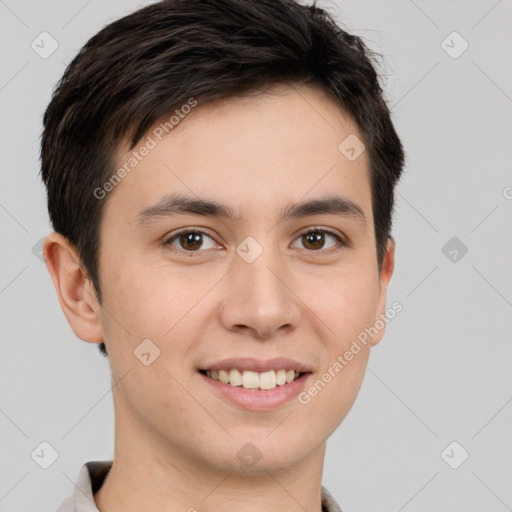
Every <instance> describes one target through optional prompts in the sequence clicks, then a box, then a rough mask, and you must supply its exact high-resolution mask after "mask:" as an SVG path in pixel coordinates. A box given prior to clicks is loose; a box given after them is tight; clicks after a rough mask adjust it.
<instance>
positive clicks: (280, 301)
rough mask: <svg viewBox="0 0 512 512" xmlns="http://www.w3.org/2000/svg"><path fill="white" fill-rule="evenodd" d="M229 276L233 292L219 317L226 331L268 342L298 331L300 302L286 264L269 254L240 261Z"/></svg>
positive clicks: (237, 260) (230, 290) (225, 302)
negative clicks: (270, 339)
mask: <svg viewBox="0 0 512 512" xmlns="http://www.w3.org/2000/svg"><path fill="white" fill-rule="evenodd" d="M233 265H234V268H233V269H232V270H231V272H229V274H228V276H227V277H228V282H227V284H226V286H227V288H228V290H229V292H228V293H227V294H226V295H225V297H224V300H223V301H222V303H221V305H220V308H219V314H220V320H221V323H222V324H223V326H224V328H225V329H227V330H229V331H236V332H239V333H240V334H244V333H249V334H250V335H252V336H253V337H256V338H261V339H268V338H274V337H276V336H281V335H283V334H287V333H289V332H291V331H293V330H295V329H296V328H297V326H298V323H299V320H300V317H301V315H300V307H299V303H300V299H299V298H298V297H297V296H296V294H295V293H294V292H293V283H292V281H293V280H292V278H291V276H290V273H289V272H287V270H286V268H284V263H280V262H278V261H277V258H273V257H272V256H271V251H270V250H267V251H264V252H263V254H261V255H260V256H259V257H258V258H257V259H256V261H253V262H252V263H247V262H246V261H244V260H243V259H241V258H239V259H236V261H235V262H234V263H233Z"/></svg>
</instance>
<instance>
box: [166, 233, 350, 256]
mask: <svg viewBox="0 0 512 512" xmlns="http://www.w3.org/2000/svg"><path fill="white" fill-rule="evenodd" d="M189 233H195V234H201V235H206V236H207V237H209V238H211V239H212V240H213V237H212V236H210V235H209V234H208V233H206V232H205V231H202V230H200V229H185V230H183V231H180V232H179V233H176V234H174V235H172V236H171V237H170V238H168V239H167V240H166V241H165V242H164V245H169V246H171V244H172V242H174V240H176V239H177V238H178V237H179V236H181V235H186V234H189ZM308 233H326V234H328V235H331V236H332V237H334V238H335V239H336V241H337V242H338V243H339V245H340V247H338V249H337V250H339V249H341V248H345V247H349V243H348V242H347V241H346V240H345V239H343V238H342V237H341V236H340V235H338V234H337V233H336V232H334V231H332V230H330V229H327V228H321V227H317V226H314V227H312V228H309V229H308V230H307V231H303V232H302V233H300V234H299V235H298V237H297V238H296V240H297V239H298V238H300V237H301V236H304V235H307V234H308ZM171 247H172V248H173V249H176V250H178V251H182V252H186V253H187V254H190V256H192V257H193V256H197V255H198V254H196V253H201V252H204V250H203V251H201V250H197V251H187V250H186V249H179V248H176V247H173V246H171ZM305 250H306V251H308V249H305ZM332 250H336V248H330V249H327V250H321V249H319V250H316V251H315V250H309V251H308V252H310V253H329V252H331V251H332Z"/></svg>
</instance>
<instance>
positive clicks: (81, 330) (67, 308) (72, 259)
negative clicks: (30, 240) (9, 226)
mask: <svg viewBox="0 0 512 512" xmlns="http://www.w3.org/2000/svg"><path fill="white" fill-rule="evenodd" d="M43 252H44V258H45V262H46V267H47V268H48V272H49V273H50V276H51V278H52V281H53V285H54V286H55V291H56V292H57V296H58V299H59V303H60V306H61V308H62V311H63V312H64V315H65V316H66V318H67V320H68V323H69V325H70V326H71V329H72V330H73V332H74V333H75V334H76V335H77V336H78V337H79V338H80V339H81V340H83V341H87V342H89V343H100V342H102V341H103V331H102V328H101V321H100V320H101V319H100V305H99V303H98V300H97V298H96V292H95V290H94V286H93V285H92V282H91V280H90V279H89V278H88V277H87V275H86V272H85V269H84V268H83V267H82V266H81V262H80V258H79V256H78V253H77V251H76V249H75V248H74V247H73V245H72V244H71V243H70V242H69V241H68V240H67V239H66V238H65V237H63V236H62V235H60V234H59V233H55V232H53V233H51V234H49V235H48V236H47V237H46V239H45V242H44V246H43Z"/></svg>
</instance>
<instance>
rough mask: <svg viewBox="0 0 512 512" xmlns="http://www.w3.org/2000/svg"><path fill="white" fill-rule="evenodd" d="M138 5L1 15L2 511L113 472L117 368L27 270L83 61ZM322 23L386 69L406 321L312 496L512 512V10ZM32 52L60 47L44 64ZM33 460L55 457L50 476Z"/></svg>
mask: <svg viewBox="0 0 512 512" xmlns="http://www.w3.org/2000/svg"><path fill="white" fill-rule="evenodd" d="M148 3H151V2H141V1H140V0H122V1H121V0H109V1H108V2H107V1H100V0H89V1H85V0H66V1H64V0H60V1H57V0H52V1H44V2H43V1H35V0H33V1H28V0H0V171H1V176H0V230H1V241H0V243H1V255H0V342H1V352H0V354H1V357H0V443H1V444H0V446H1V452H0V460H1V464H0V511H13V512H19V511H29V510H38V511H44V512H51V511H54V510H55V509H56V508H57V506H58V505H59V503H60V502H61V501H62V500H63V499H64V498H65V497H66V496H68V495H69V494H71V493H72V491H73V482H74V481H75V480H76V477H77V475H78V471H79V469H80V467H81V466H82V464H83V463H84V462H86V461H90V460H104V459H111V458H112V457H113V446H114V444H113V435H114V415H113V404H112V394H111V391H110V375H109V367H108V362H107V360H106V359H104V358H102V357H101V356H100V354H99V352H98V350H97V347H96V346H95V345H91V344H88V343H85V342H83V341H81V340H79V339H78V338H76V336H75V335H74V334H73V332H72V331H71V329H70V327H69V325H68V324H67V321H66V319H65V317H64V315H63V313H62V311H61V309H60V306H59V303H58V300H57V297H56V294H55V292H54V289H53V285H52V283H51V280H50V277H49V274H48V272H47V270H46V267H45V265H44V263H43V262H42V261H41V259H40V254H39V252H38V251H39V249H40V241H41V239H42V238H43V237H44V236H45V235H46V234H48V233H49V232H50V231H51V228H50V225H49V221H48V215H47V211H46V195H45V190H44V187H43V185H42V182H41V180H40V176H39V165H40V163H39V137H40V134H41V129H42V122H41V117H42V114H43V112H44V109H45V108H46V106H47V104H48V102H49V99H50V95H51V92H52V89H53V87H54V85H55V83H56V82H57V80H58V79H59V78H60V77H61V75H62V73H63V72H64V69H65V66H66V65H67V64H68V63H69V62H70V61H71V59H72V58H73V57H74V56H75V54H76V53H77V52H78V50H79V49H80V47H81V46H82V45H83V44H84V43H85V42H86V41H87V40H88V39H89V38H90V37H91V36H92V35H94V34H95V33H96V32H97V31H98V30H99V29H100V28H102V27H103V26H104V25H106V24H107V23H109V22H111V21H113V20H115V19H117V18H119V17H121V16H123V15H125V14H127V13H129V12H132V11H133V10H135V9H136V8H137V7H139V6H141V5H144V4H148ZM319 5H321V6H323V7H327V8H328V9H329V10H331V11H332V12H335V13H336V16H337V17H338V19H339V20H340V21H341V23H342V24H343V25H344V26H345V28H347V29H348V30H349V31H351V32H353V33H355V34H357V35H360V36H362V37H363V38H364V39H365V41H366V42H367V43H368V45H369V46H370V47H371V48H373V49H375V50H377V51H379V52H381V53H382V54H383V55H384V62H385V64H384V65H383V66H382V69H381V72H382V73H383V83H385V86H386V92H387V96H388V101H389V104H390V106H391V108H392V113H393V120H394V123H395V126H396V128H397V131H398V132H399V135H400V137H401V138H402V141H403V144H404V147H405V150H406V152H407V167H406V170H405V174H404V177H403V179H402V181H401V182H400V184H399V186H398V190H397V206H396V215H395V224H394V229H393V234H394V237H395V239H396V241H397V249H396V251H397V252H396V266H395V274H394V276H393V278H392V281H391V285H390V288H389V296H388V300H389V304H392V303H393V302H394V301H395V300H398V301H400V303H401V304H402V305H403V310H402V312H400V313H399V314H398V315H397V316H396V318H395V319H394V320H393V321H392V322H390V324H389V325H388V327H387V332H386V335H385V337H384V339H383V340H382V342H381V343H380V344H379V345H378V346H377V347H375V349H374V350H373V351H372V355H371V358H370V362H369V367H368V371H367V374H366V376H365V379H364V382H363V385H362V388H361V392H360V394H359V396H358V399H357V400H356V403H355V405H354V407H353V408H352V410H351V411H350V413H349V415H348V416H347V418H346V419H345V421H344V422H343V423H342V424H341V426H340V427H339V428H338V430H337V431H336V433H335V434H334V435H333V436H332V437H331V438H330V439H329V441H328V448H327V456H326V461H325V471H324V476H323V484H324V485H325V486H326V487H327V488H328V489H329V490H330V492H331V493H332V494H333V495H334V497H335V498H336V499H337V500H338V502H339V503H340V505H341V507H342V508H343V510H344V512H359V511H379V512H384V511H402V510H403V511H422V512H423V511H465V512H477V511H478V512H484V511H506V510H512V436H511V433H512V379H511V375H512V372H511V369H512V344H511V334H512V271H511V263H512V259H511V256H512V236H511V235H512V222H511V220H512V172H511V161H512V158H511V152H510V147H511V140H512V139H511V135H512V115H511V114H512V68H511V66H510V62H511V57H512V31H511V30H510V26H511V17H512V16H511V15H512V2H511V1H510V0H499V1H496V0H479V1H476V0H473V1H469V0H464V1H462V0H459V1H456V0H452V1H450V2H446V1H443V0H430V1H420V0H415V1H414V2H413V1H412V0H411V1H409V0H393V1H382V0H358V1H355V0H354V1H342V0H340V1H339V2H330V3H327V2H320V3H319ZM42 32H47V33H48V34H49V35H50V36H51V39H49V38H48V36H47V35H43V36H41V35H40V34H41V33H42ZM41 37H45V38H47V39H46V41H47V43H48V44H45V48H46V51H50V50H51V49H52V47H51V44H55V43H52V40H55V41H56V43H57V44H58V47H57V48H56V50H55V51H54V52H53V53H52V54H51V55H49V56H46V58H43V57H42V56H41V55H40V53H41V49H40V51H39V53H38V52H36V51H35V50H34V49H33V44H32V43H33V41H36V42H37V41H40V39H41ZM40 46H41V44H40ZM42 442H47V443H49V444H50V445H51V446H52V447H54V449H55V450H56V452H57V454H58V456H57V459H56V460H55V462H54V463H53V464H52V465H51V466H50V467H48V468H47V469H43V468H41V467H40V466H39V465H38V464H36V462H35V461H34V460H33V458H32V454H33V453H34V450H37V449H40V447H41V443H42ZM42 446H46V445H42ZM466 457H467V458H466ZM464 459H465V460H464Z"/></svg>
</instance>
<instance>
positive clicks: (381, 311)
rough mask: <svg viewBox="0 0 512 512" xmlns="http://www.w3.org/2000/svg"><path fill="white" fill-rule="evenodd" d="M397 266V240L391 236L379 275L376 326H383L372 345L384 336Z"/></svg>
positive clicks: (373, 339)
mask: <svg viewBox="0 0 512 512" xmlns="http://www.w3.org/2000/svg"><path fill="white" fill-rule="evenodd" d="M394 268H395V241H394V239H393V238H392V237H390V238H389V239H388V241H387V244H386V253H385V254H384V258H383V260H382V268H381V271H380V275H379V300H378V306H377V312H376V313H377V314H376V317H375V324H376V327H381V326H382V328H381V329H380V328H379V329H378V331H379V332H378V334H377V335H376V336H375V337H374V338H372V345H376V344H377V343H378V342H379V341H380V340H381V339H382V338H383V336H384V333H385V331H386V322H385V320H384V318H385V316H386V297H387V290H388V284H389V281H390V280H391V276H392V275H393V270H394Z"/></svg>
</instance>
